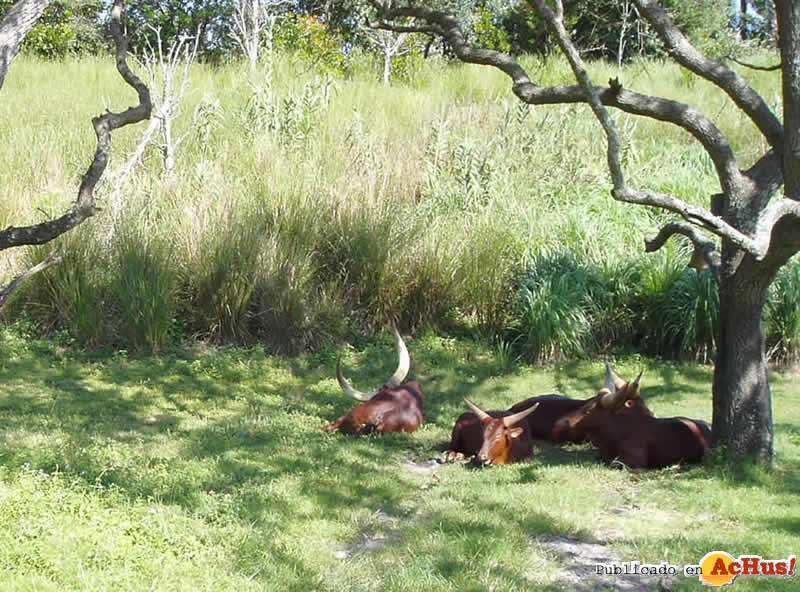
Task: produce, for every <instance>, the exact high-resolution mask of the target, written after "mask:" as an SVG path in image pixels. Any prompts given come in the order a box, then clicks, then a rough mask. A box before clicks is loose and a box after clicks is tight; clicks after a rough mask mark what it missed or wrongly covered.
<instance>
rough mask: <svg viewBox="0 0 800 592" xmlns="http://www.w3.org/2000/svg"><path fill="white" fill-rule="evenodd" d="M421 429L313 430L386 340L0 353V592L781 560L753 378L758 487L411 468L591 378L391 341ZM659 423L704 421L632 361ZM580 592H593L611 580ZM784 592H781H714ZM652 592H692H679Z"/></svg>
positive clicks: (773, 480) (548, 468)
mask: <svg viewBox="0 0 800 592" xmlns="http://www.w3.org/2000/svg"><path fill="white" fill-rule="evenodd" d="M408 346H409V350H410V352H411V355H412V360H413V364H412V374H413V375H416V376H417V377H421V378H422V379H423V381H424V382H423V388H424V389H425V395H426V421H427V423H426V424H425V425H424V426H423V427H422V428H421V429H420V430H419V431H418V432H416V433H413V434H395V435H388V436H384V437H365V438H361V439H355V438H352V437H347V436H344V435H339V434H334V435H329V434H324V433H322V432H320V431H319V428H320V427H321V426H323V425H325V424H326V423H328V422H329V421H331V420H332V419H334V418H335V417H337V416H338V415H340V414H342V413H344V412H346V411H347V410H348V409H349V408H351V407H352V405H353V403H352V402H351V401H350V400H348V399H346V398H345V396H344V395H342V394H341V392H340V391H339V388H338V385H337V384H336V380H335V378H334V371H335V363H336V359H337V357H338V356H339V355H344V362H345V365H346V368H347V374H348V376H349V377H350V378H351V380H352V381H353V382H354V384H355V385H356V386H357V387H360V388H363V389H369V388H372V387H373V386H376V385H378V384H379V383H380V382H381V381H382V380H384V379H385V377H386V376H388V375H389V373H390V372H391V371H392V369H393V346H392V343H391V339H390V338H389V336H382V337H381V338H379V339H376V340H371V341H367V342H363V343H360V344H357V345H356V346H355V347H353V348H348V349H330V348H329V349H324V350H322V351H321V352H320V353H317V354H313V355H311V354H308V355H304V356H300V357H291V358H280V357H268V356H265V355H264V354H263V350H261V349H224V350H214V349H207V348H205V349H204V348H197V349H189V350H174V351H169V352H166V353H164V354H163V355H161V356H132V355H128V354H127V353H126V352H124V351H118V352H116V353H113V354H103V355H90V354H76V353H74V352H73V351H72V350H71V349H70V348H68V347H66V346H64V344H63V343H61V342H59V341H57V340H56V341H52V340H51V341H42V340H38V339H36V338H33V337H31V336H30V335H28V334H26V333H25V332H24V331H23V330H22V329H20V328H15V329H4V330H3V331H2V333H0V524H2V529H0V589H1V590H4V591H6V590H8V591H13V592H23V591H37V592H40V591H51V590H52V591H59V592H60V591H70V590H81V591H84V590H92V591H95V590H97V591H100V590H109V591H114V592H120V591H137V592H138V591H146V590H158V591H159V592H166V591H178V590H180V591H190V590H191V591H195V590H208V591H215V592H216V591H219V590H237V591H255V590H264V591H272V590H298V591H300V590H303V591H306V590H332V591H333V590H337V591H338V590H387V591H388V590H392V591H394V590H418V591H434V590H451V591H463V590H549V591H557V590H573V589H576V584H575V582H574V581H573V582H572V583H570V581H569V580H565V579H564V578H565V575H564V572H565V571H568V570H569V569H570V565H571V561H570V559H569V558H566V557H563V556H561V555H559V554H558V553H557V552H555V551H553V549H552V548H551V547H550V546H549V543H548V540H549V539H548V538H547V537H548V536H550V537H567V538H569V539H575V540H579V541H584V542H594V543H597V544H602V545H603V546H604V548H607V549H608V550H613V551H614V552H616V553H618V557H619V558H620V560H622V561H632V560H636V561H640V562H643V563H655V564H659V563H660V562H661V561H667V562H669V563H672V564H675V565H678V566H680V567H682V566H683V565H684V564H689V563H691V564H696V563H698V562H699V560H700V559H701V558H702V557H703V556H704V555H705V554H706V553H707V552H709V551H714V550H720V551H726V552H728V553H730V554H731V555H733V556H734V557H736V556H737V555H740V554H756V555H761V556H762V557H763V558H765V559H782V558H785V557H787V556H788V555H790V554H793V553H797V550H798V548H800V521H798V514H797V508H798V507H800V478H799V477H798V475H800V422H798V418H797V414H796V409H797V408H798V405H800V392H798V390H797V388H796V387H793V386H792V385H793V384H796V375H794V376H792V375H790V374H788V373H787V374H780V373H776V374H774V375H773V385H774V402H775V404H774V407H775V423H776V447H777V451H778V459H777V462H776V465H775V466H774V467H773V468H770V469H763V468H753V467H748V466H740V467H733V466H731V465H726V464H722V463H720V462H717V461H715V460H713V459H712V460H709V461H708V462H707V463H706V465H705V466H695V467H691V468H684V469H680V468H670V469H665V470H661V471H648V472H640V471H628V470H619V469H612V468H608V467H605V466H602V465H600V464H598V463H597V462H596V461H595V460H594V455H593V452H592V451H591V449H590V448H589V447H588V446H572V447H570V448H566V449H562V448H557V447H552V446H548V445H541V446H538V447H537V448H538V454H537V456H536V458H535V460H533V461H532V462H529V463H524V464H519V465H514V466H507V467H493V468H489V469H482V470H478V469H472V468H469V467H467V466H461V465H447V466H439V465H438V464H436V463H434V462H431V459H434V458H436V457H438V456H440V455H441V453H442V451H443V447H444V446H445V445H446V442H447V441H448V439H449V434H450V429H451V426H452V423H453V420H454V419H455V417H456V416H457V415H458V414H459V413H461V412H462V411H463V410H465V405H464V404H463V402H462V397H463V396H468V397H470V398H471V399H472V400H473V401H475V402H477V403H478V404H480V405H482V406H485V407H486V408H498V407H506V406H508V405H510V404H511V403H513V402H515V401H517V400H520V399H523V398H525V397H528V396H531V395H533V394H539V393H547V392H560V393H563V394H566V395H570V396H573V397H586V396H589V395H590V394H593V392H594V391H596V390H597V388H598V387H599V386H600V385H601V383H602V380H603V367H602V364H601V362H599V361H598V362H591V363H590V362H583V363H575V364H567V365H561V366H554V367H548V368H534V367H528V366H518V365H516V364H514V363H512V362H510V361H509V360H508V359H504V358H502V357H499V356H498V355H497V354H496V353H494V352H493V350H491V349H489V348H487V347H484V346H481V345H478V344H476V343H475V342H473V341H470V340H465V339H461V338H451V337H443V336H435V335H433V334H425V335H420V336H417V337H416V338H409V339H408ZM615 365H616V369H617V370H618V372H619V373H620V374H621V375H622V376H630V375H632V374H633V373H634V372H637V371H638V370H639V369H641V368H644V370H645V376H644V391H643V394H644V396H645V397H646V398H647V401H648V404H649V405H650V406H651V408H652V409H653V411H654V412H655V413H656V414H657V415H659V416H668V415H676V414H685V415H689V416H692V417H697V418H702V419H710V413H711V404H710V395H709V393H710V383H711V369H710V368H709V367H704V366H697V365H674V364H668V363H662V362H653V361H648V360H646V359H641V358H637V357H630V358H623V359H619V360H616V362H615ZM605 577H606V578H607V579H600V580H595V582H594V583H593V584H591V586H592V587H590V588H588V589H592V590H604V589H612V590H613V589H616V588H614V587H613V586H614V583H615V581H616V580H614V577H613V576H605ZM734 585H735V589H737V590H787V591H788V590H793V589H796V586H797V579H796V578H793V579H788V580H785V579H784V580H777V579H775V578H746V579H737V580H736V582H735V583H734ZM672 586H673V588H672V589H675V590H695V589H701V588H702V586H701V585H700V583H699V582H698V581H697V579H692V580H687V579H685V578H683V577H682V576H681V577H679V578H676V579H675V580H674V582H673V583H672Z"/></svg>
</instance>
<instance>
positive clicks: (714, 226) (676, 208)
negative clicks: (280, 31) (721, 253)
mask: <svg viewBox="0 0 800 592" xmlns="http://www.w3.org/2000/svg"><path fill="white" fill-rule="evenodd" d="M529 2H530V3H531V4H532V5H533V7H534V8H535V9H536V11H537V13H538V14H540V15H541V16H542V17H543V19H544V20H545V22H546V23H547V24H548V26H549V27H550V28H551V30H552V31H553V32H554V34H555V36H556V38H557V40H558V44H559V46H560V47H561V49H562V51H563V53H564V54H565V55H566V57H567V59H568V60H569V62H570V65H571V67H572V70H573V73H574V74H575V77H576V78H577V80H578V81H579V83H580V84H578V85H572V86H552V87H540V86H538V85H537V84H535V83H534V82H532V81H531V79H530V77H529V76H528V74H527V72H526V71H525V70H524V68H522V66H520V65H519V64H518V63H517V62H516V61H515V60H514V59H513V58H512V57H510V56H508V55H506V54H503V53H500V52H498V51H493V50H487V49H477V48H474V47H471V46H470V45H469V44H468V43H467V41H466V38H465V36H464V33H463V31H462V29H461V27H460V24H459V23H458V21H457V20H456V19H455V18H454V17H453V16H451V15H449V14H445V13H442V12H438V11H435V10H431V9H428V8H425V7H421V6H399V7H388V8H386V7H380V8H379V9H380V10H381V16H382V17H383V19H384V22H386V21H387V20H388V21H391V20H394V19H408V18H411V19H415V20H416V21H422V22H424V23H426V26H428V27H430V26H433V27H435V28H438V29H439V31H440V32H441V34H442V35H443V36H444V38H445V39H447V41H448V43H449V44H450V46H451V47H452V48H453V51H454V52H455V53H456V55H457V56H458V57H459V58H460V59H461V60H462V61H465V62H469V63H475V64H485V65H489V66H493V67H495V68H497V69H499V70H501V71H503V72H504V73H506V74H507V75H508V76H509V77H510V78H511V80H512V82H513V91H514V93H515V94H516V95H517V96H518V97H519V98H520V99H521V100H523V101H525V102H526V103H531V104H536V105H539V104H551V103H577V102H585V103H589V105H590V106H591V108H592V110H593V112H594V114H595V116H596V117H597V119H598V121H599V122H600V123H601V125H602V126H603V129H604V131H605V133H606V136H607V139H608V151H607V158H608V165H609V170H610V173H611V177H612V182H613V185H614V189H613V191H612V194H613V196H614V198H615V199H617V200H619V201H624V202H628V203H635V204H640V205H648V206H655V207H659V208H662V209H665V210H668V211H671V212H674V213H676V214H678V215H680V216H681V217H682V218H684V220H686V221H687V222H690V223H692V224H697V225H699V226H701V227H703V228H705V229H706V230H707V231H709V232H711V233H713V234H716V235H717V236H719V237H721V238H725V239H728V240H730V241H731V242H732V243H734V244H735V245H737V246H738V247H739V248H741V249H743V250H745V251H747V252H748V253H750V254H751V255H753V256H754V257H755V258H756V259H757V260H762V259H763V258H764V257H765V256H766V254H767V250H768V248H769V237H770V233H771V229H772V227H773V226H774V225H775V224H776V223H777V221H778V220H779V219H780V216H782V215H787V214H790V215H793V213H792V212H791V211H788V210H787V209H786V208H785V207H784V208H782V209H781V210H780V212H779V215H777V216H776V215H773V214H770V215H764V216H761V217H760V218H759V223H758V225H757V233H756V235H755V236H750V235H749V234H747V233H744V232H742V231H740V230H739V229H737V228H736V227H734V226H733V225H731V224H730V223H728V222H727V221H726V220H725V219H724V218H723V217H722V216H721V215H717V214H715V213H713V212H711V211H709V210H707V209H705V208H702V207H699V206H696V205H693V204H690V203H688V202H686V201H684V200H682V199H679V198H678V197H675V196H673V195H667V194H660V193H656V192H652V191H641V190H635V189H631V188H630V187H628V186H627V185H626V183H625V177H624V173H623V171H622V166H621V159H620V147H621V141H620V138H619V134H618V132H617V130H616V125H615V123H614V120H613V119H612V118H611V116H610V115H609V114H608V112H607V110H606V107H615V108H618V109H620V110H622V111H625V112H627V113H632V114H636V115H642V116H645V117H649V118H652V119H657V120H660V121H664V122H669V123H673V124H675V125H678V126H680V127H681V128H683V129H685V130H686V131H688V132H689V133H690V134H692V135H693V136H694V137H695V138H696V139H697V140H698V141H699V142H700V143H701V144H702V145H703V147H704V148H705V149H706V151H707V152H708V154H709V155H710V157H711V159H712V161H713V162H714V166H715V168H716V171H717V176H718V178H719V180H720V185H721V188H722V191H723V193H724V194H726V195H731V194H735V193H739V192H740V191H741V190H743V189H744V185H745V184H746V183H747V182H748V180H749V179H748V178H747V177H746V176H745V175H743V174H742V172H741V171H740V170H739V168H738V165H737V162H736V158H735V155H734V153H733V149H732V148H731V145H730V143H729V142H728V140H727V139H726V138H725V137H724V135H723V134H722V132H720V130H719V129H718V128H717V127H716V125H714V123H713V122H712V121H711V120H710V119H709V118H708V117H706V116H705V115H703V114H702V113H700V112H699V111H697V110H696V109H694V108H692V107H690V106H689V105H685V104H683V103H679V102H677V101H671V100H667V99H663V98H659V97H651V96H646V95H641V94H639V93H635V92H632V91H629V90H627V89H624V88H622V85H621V84H620V83H619V82H618V81H616V80H612V81H610V82H611V84H610V85H609V86H608V87H602V86H597V85H594V84H593V83H592V82H591V80H590V79H589V76H588V74H587V71H586V68H585V66H584V64H583V61H582V58H581V56H580V54H579V52H578V50H577V49H576V48H575V46H574V44H573V43H572V41H571V39H570V37H569V34H568V33H567V31H566V29H565V27H564V25H563V19H562V16H563V5H562V3H561V1H560V0H556V2H555V10H553V9H552V8H551V7H550V5H549V3H547V2H545V0H529ZM640 2H641V3H643V4H644V5H645V6H647V7H648V8H649V9H650V14H651V17H652V18H653V19H654V20H656V21H657V23H658V26H659V27H660V30H661V31H663V33H664V35H667V36H668V45H670V46H671V47H673V51H675V52H678V53H680V55H681V56H683V59H684V60H685V61H687V62H691V63H692V64H693V67H695V68H700V67H701V66H706V67H709V68H717V66H716V62H714V63H712V62H713V61H711V60H708V58H705V56H702V54H700V53H699V52H698V51H697V50H696V49H694V47H692V46H691V44H689V42H688V41H687V40H686V39H685V38H684V37H683V35H682V34H681V33H680V31H678V29H677V27H675V25H674V24H673V23H672V21H671V20H670V19H669V17H668V16H667V15H666V13H664V12H663V11H661V9H660V8H658V7H656V8H653V7H652V6H651V5H650V4H651V3H650V2H648V1H647V0H640ZM402 26H403V27H404V29H405V30H408V29H409V28H410V26H409V25H402ZM411 26H414V25H411ZM654 26H655V25H654ZM395 30H397V29H395ZM676 48H677V49H676ZM676 59H677V58H676ZM687 67H688V66H687ZM706 77H707V78H709V79H710V80H712V81H713V82H715V83H716V84H718V85H719V86H720V87H721V88H723V90H725V91H726V92H728V94H730V95H731V96H732V97H733V98H734V100H735V101H737V103H738V102H742V103H745V104H746V106H747V107H749V110H748V109H747V108H745V107H743V109H744V110H745V112H747V113H748V114H749V115H750V116H751V117H753V118H758V120H757V121H756V119H754V121H756V124H757V125H758V124H759V122H760V123H761V126H762V127H763V128H764V129H765V130H766V131H768V132H769V133H770V134H771V136H770V137H771V138H772V139H775V138H777V137H778V136H777V135H780V134H782V127H781V126H780V122H778V121H777V119H776V118H775V117H774V115H773V114H772V113H771V112H770V111H769V109H768V108H767V107H766V105H765V104H764V103H763V100H761V98H760V97H759V96H758V95H757V94H756V93H755V91H752V89H750V87H749V86H747V84H746V83H745V82H744V81H743V80H742V79H740V78H739V77H738V75H737V74H736V73H735V72H733V71H731V70H730V69H729V68H727V66H725V65H724V64H721V67H720V68H717V69H716V70H715V72H714V73H712V74H707V75H706ZM764 109H766V111H764ZM773 120H774V121H773ZM776 125H777V127H776ZM776 134H777V135H776ZM755 215H759V214H758V212H756V213H755Z"/></svg>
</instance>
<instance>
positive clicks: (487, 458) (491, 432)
mask: <svg viewBox="0 0 800 592" xmlns="http://www.w3.org/2000/svg"><path fill="white" fill-rule="evenodd" d="M464 401H465V402H466V403H467V405H468V406H469V408H470V409H472V411H471V412H469V411H468V412H466V413H462V414H461V415H460V416H459V418H458V419H457V420H456V423H455V426H454V427H453V434H452V437H451V438H450V450H449V452H448V453H447V458H448V460H456V459H460V458H467V457H470V456H474V457H475V460H476V461H477V462H479V463H480V464H482V465H490V464H491V465H505V464H509V463H514V462H519V461H521V460H525V459H528V458H530V457H531V456H533V441H532V440H531V435H530V430H528V429H527V423H526V421H525V420H526V418H527V417H528V416H529V415H531V414H532V413H533V412H534V411H536V408H537V407H538V406H539V405H538V403H537V404H534V405H532V406H530V407H528V408H527V409H525V410H523V411H519V412H517V413H511V412H510V411H484V410H483V409H481V408H480V407H478V406H477V405H475V403H473V402H472V401H470V400H469V399H467V398H466V397H465V398H464Z"/></svg>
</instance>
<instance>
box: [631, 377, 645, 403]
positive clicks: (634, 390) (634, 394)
mask: <svg viewBox="0 0 800 592" xmlns="http://www.w3.org/2000/svg"><path fill="white" fill-rule="evenodd" d="M642 374H644V370H642V371H641V372H639V376H637V377H636V380H634V381H633V382H632V383H631V384H630V386H629V387H628V398H629V399H637V398H639V397H641V396H642V395H641V392H640V391H639V389H640V386H639V380H641V378H642Z"/></svg>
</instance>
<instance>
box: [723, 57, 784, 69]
mask: <svg viewBox="0 0 800 592" xmlns="http://www.w3.org/2000/svg"><path fill="white" fill-rule="evenodd" d="M725 59H726V60H730V61H732V62H733V63H735V64H739V65H740V66H744V67H745V68H749V69H750V70H759V71H761V72H774V71H775V70H780V69H781V68H782V67H783V63H779V64H776V65H774V66H756V65H755V64H750V63H748V62H743V61H742V60H739V59H737V58H736V57H734V56H732V55H727V56H725Z"/></svg>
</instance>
